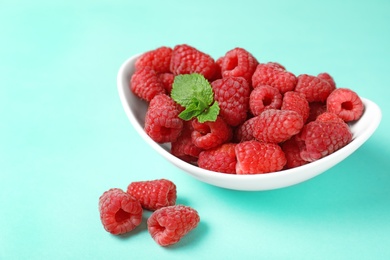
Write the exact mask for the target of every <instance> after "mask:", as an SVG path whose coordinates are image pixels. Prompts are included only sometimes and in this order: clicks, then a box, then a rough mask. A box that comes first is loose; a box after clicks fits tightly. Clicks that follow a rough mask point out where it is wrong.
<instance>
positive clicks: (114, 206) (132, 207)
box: [99, 188, 142, 235]
mask: <svg viewBox="0 0 390 260" xmlns="http://www.w3.org/2000/svg"><path fill="white" fill-rule="evenodd" d="M99 212H100V220H101V222H102V224H103V227H104V229H105V230H106V231H108V232H110V233H111V234H113V235H120V234H124V233H127V232H129V231H131V230H133V229H135V228H136V227H137V226H139V225H140V224H141V221H142V207H141V204H140V203H139V201H138V200H136V199H135V198H134V197H132V196H131V195H130V194H127V193H126V192H124V191H123V190H121V189H117V188H113V189H110V190H108V191H105V192H104V193H103V195H101V196H100V198H99Z"/></svg>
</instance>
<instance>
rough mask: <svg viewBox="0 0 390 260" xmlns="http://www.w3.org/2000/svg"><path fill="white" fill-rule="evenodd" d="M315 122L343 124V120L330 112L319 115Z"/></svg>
mask: <svg viewBox="0 0 390 260" xmlns="http://www.w3.org/2000/svg"><path fill="white" fill-rule="evenodd" d="M316 120H317V121H323V122H342V123H343V122H344V120H343V119H342V118H341V117H339V116H338V115H336V114H335V113H332V112H324V113H322V114H321V115H319V116H317V119H316Z"/></svg>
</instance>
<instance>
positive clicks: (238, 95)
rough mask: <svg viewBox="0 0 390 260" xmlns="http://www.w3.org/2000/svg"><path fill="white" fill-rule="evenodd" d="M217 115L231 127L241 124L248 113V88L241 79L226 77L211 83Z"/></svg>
mask: <svg viewBox="0 0 390 260" xmlns="http://www.w3.org/2000/svg"><path fill="white" fill-rule="evenodd" d="M211 86H212V88H213V91H214V99H215V100H216V101H218V105H219V107H220V111H219V115H220V116H221V117H222V118H223V119H224V120H225V122H226V123H228V124H229V125H231V126H237V125H239V124H241V123H243V122H244V121H245V119H246V117H247V113H248V106H249V104H248V101H249V94H250V87H249V84H248V82H247V81H246V80H245V79H244V78H241V77H226V78H223V79H217V80H215V81H213V82H212V83H211Z"/></svg>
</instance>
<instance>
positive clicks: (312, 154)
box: [296, 120, 352, 162]
mask: <svg viewBox="0 0 390 260" xmlns="http://www.w3.org/2000/svg"><path fill="white" fill-rule="evenodd" d="M296 140H297V142H298V145H299V147H300V150H301V152H300V155H301V158H302V159H303V160H305V161H308V162H313V161H316V160H318V159H320V158H322V157H324V156H327V155H329V154H331V153H333V152H335V151H337V150H338V149H340V148H342V147H344V146H345V145H347V144H348V143H349V142H350V141H351V140H352V133H351V131H350V129H349V127H348V125H347V124H346V123H344V122H341V121H338V120H329V121H321V120H316V121H312V122H310V123H308V124H306V125H305V126H304V127H303V129H302V131H301V132H300V133H299V134H298V135H297V136H296Z"/></svg>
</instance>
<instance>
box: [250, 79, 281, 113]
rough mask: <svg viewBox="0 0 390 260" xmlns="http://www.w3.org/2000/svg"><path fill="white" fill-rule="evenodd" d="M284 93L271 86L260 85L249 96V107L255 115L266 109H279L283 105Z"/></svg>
mask: <svg viewBox="0 0 390 260" xmlns="http://www.w3.org/2000/svg"><path fill="white" fill-rule="evenodd" d="M282 98H283V97H282V94H280V92H279V90H278V89H277V88H274V87H271V86H267V85H264V86H258V87H257V88H255V89H254V90H252V92H251V94H250V96H249V108H250V111H251V113H252V115H254V116H258V115H260V114H261V112H263V111H264V110H266V109H271V108H274V109H279V108H280V107H281V105H282Z"/></svg>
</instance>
